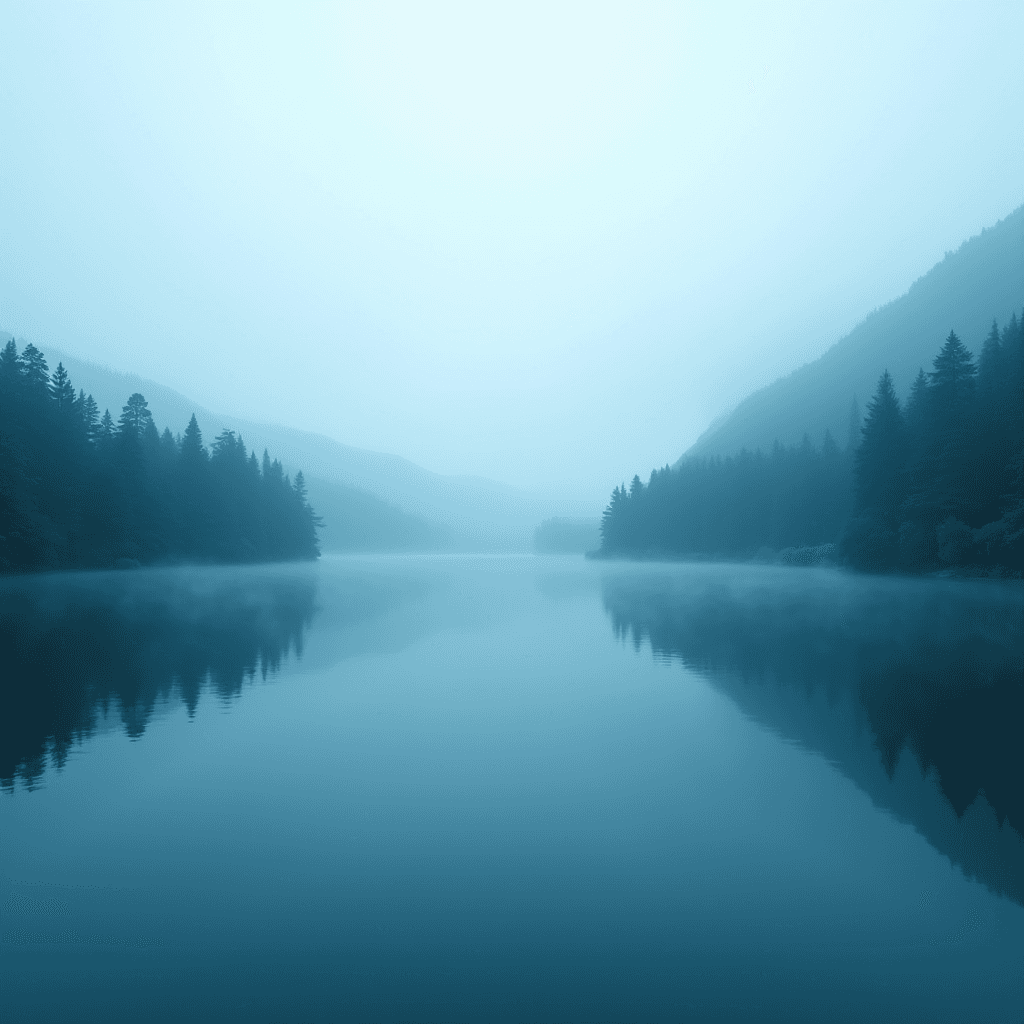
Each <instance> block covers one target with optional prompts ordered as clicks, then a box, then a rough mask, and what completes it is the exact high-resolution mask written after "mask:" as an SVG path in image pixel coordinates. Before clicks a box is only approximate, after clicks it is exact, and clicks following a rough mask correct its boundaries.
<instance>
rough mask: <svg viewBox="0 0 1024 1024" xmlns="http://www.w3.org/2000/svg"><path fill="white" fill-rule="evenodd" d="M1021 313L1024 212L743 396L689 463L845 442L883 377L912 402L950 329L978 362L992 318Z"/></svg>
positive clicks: (705, 435)
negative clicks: (853, 413)
mask: <svg viewBox="0 0 1024 1024" xmlns="http://www.w3.org/2000/svg"><path fill="white" fill-rule="evenodd" d="M1022 308H1024V206H1022V207H1019V208H1018V209H1017V210H1015V211H1014V212H1013V213H1011V214H1010V215H1009V216H1008V217H1005V218H1004V219H1003V220H1001V221H999V222H998V223H996V224H995V225H994V226H993V227H990V228H986V229H985V230H983V231H982V232H981V234H980V235H976V236H974V237H973V238H971V239H969V240H968V241H966V242H964V243H963V244H962V245H961V246H960V248H959V249H957V250H956V252H951V253H947V254H946V257H945V259H943V260H942V261H941V262H940V263H937V264H936V265H935V266H934V267H933V268H932V269H931V270H930V271H928V273H927V274H925V275H924V276H923V277H921V278H919V279H918V280H917V281H915V282H914V284H913V285H911V287H910V288H909V289H908V291H907V292H906V293H905V294H904V295H902V296H901V297H900V298H897V299H895V300H893V301H892V302H890V303H888V304H887V305H885V306H882V307H880V308H879V309H876V310H874V311H873V312H872V313H869V314H868V316H866V317H865V318H864V320H863V321H861V323H860V324H858V325H857V326H856V327H855V328H854V329H853V330H852V331H851V332H850V333H849V334H848V335H846V337H845V338H842V339H841V340H840V341H838V342H836V344H835V345H833V346H832V347H831V348H830V349H829V350H828V351H827V352H826V353H825V354H824V355H822V356H821V357H820V358H818V359H816V360H815V361H814V362H811V363H807V364H805V365H804V366H801V367H800V368H799V369H797V370H794V371H793V372H792V373H791V374H789V375H788V376H786V377H782V378H780V379H779V380H776V381H775V382H774V383H772V384H769V385H768V386H767V387H764V388H762V389H760V390H759V391H755V392H754V393H753V394H752V395H750V396H748V397H747V398H745V399H744V400H743V401H742V402H741V403H740V404H739V405H738V406H737V407H736V409H735V410H734V411H733V412H732V413H731V414H729V415H728V416H727V417H725V418H724V419H720V420H717V421H716V422H715V423H713V424H712V425H711V427H709V428H708V429H707V430H706V431H705V432H704V433H703V434H702V435H701V436H700V437H699V438H698V439H697V440H696V442H694V444H693V445H691V447H690V448H689V449H688V450H687V451H686V452H685V453H684V455H683V456H682V458H684V459H685V458H688V457H691V456H711V455H720V456H725V455H733V454H735V453H737V452H739V451H740V450H742V449H743V448H746V449H748V450H751V451H752V450H754V449H757V448H761V449H763V450H768V449H770V448H771V447H772V445H773V444H774V443H775V441H779V442H781V443H783V444H799V443H800V441H801V439H802V438H803V435H804V434H805V433H807V434H809V435H810V438H811V440H812V441H813V442H814V443H815V444H820V443H821V441H822V438H823V436H824V434H825V431H826V430H829V431H831V433H832V436H833V437H834V438H835V440H836V441H837V442H838V443H839V444H840V445H842V444H845V443H846V440H847V435H848V431H849V422H850V407H851V402H852V400H853V399H856V400H857V402H858V405H859V407H860V408H861V409H863V408H864V407H865V405H866V404H867V401H868V399H869V398H870V396H871V394H872V393H873V391H874V388H875V385H876V384H877V382H878V378H879V376H880V375H881V373H882V371H883V370H886V369H887V370H888V371H889V373H890V374H891V375H892V377H893V380H894V381H895V384H896V388H897V391H898V392H899V394H900V396H901V397H905V396H906V394H907V392H908V391H909V389H910V385H911V382H912V381H913V379H914V377H915V376H916V374H917V371H918V369H920V368H922V367H923V368H924V369H925V370H929V369H930V368H931V363H932V359H933V358H934V356H935V353H936V352H937V351H938V350H939V348H940V347H941V345H942V343H943V341H944V340H945V338H946V337H947V335H948V334H949V332H950V330H953V331H955V332H956V333H957V334H958V335H959V336H960V339H961V340H962V341H963V342H964V344H965V345H966V346H967V347H968V348H969V349H970V350H971V351H972V352H973V353H974V354H975V356H977V355H978V353H979V352H980V349H981V344H982V341H983V340H984V338H985V336H986V335H987V334H988V332H989V329H990V328H991V326H992V320H993V319H996V320H998V321H999V324H1000V326H1003V325H1005V324H1006V323H1007V321H1008V320H1009V319H1010V317H1011V316H1012V315H1016V316H1017V317H1020V316H1021V313H1022ZM680 461H681V460H680Z"/></svg>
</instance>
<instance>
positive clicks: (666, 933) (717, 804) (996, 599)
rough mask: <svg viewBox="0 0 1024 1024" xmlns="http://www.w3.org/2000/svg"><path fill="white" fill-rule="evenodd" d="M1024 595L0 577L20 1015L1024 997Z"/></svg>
mask: <svg viewBox="0 0 1024 1024" xmlns="http://www.w3.org/2000/svg"><path fill="white" fill-rule="evenodd" d="M1022 633H1024V592H1022V590H1021V588H1020V587H1019V586H1016V587H1015V586H1011V585H1007V584H991V583H984V584H967V583H955V582H943V581H900V580H867V579H863V578H856V577H851V576H844V575H840V574H835V573H830V572H824V571H818V570H799V569H784V570H779V569H770V568H755V567H736V566H717V567H712V566H650V565H646V566H627V565H612V566H600V565H592V564H587V563H584V562H583V561H582V560H571V559H566V560H559V559H532V558H521V559H501V558H450V559H448V558H379V559H371V558H365V559H344V560H325V561H324V562H323V563H321V564H320V565H318V566H315V567H290V566H289V567H281V568H257V569H248V570H174V571H154V572H134V573H120V574H109V575H86V576H77V577H64V578H54V577H50V578H46V577H43V578H37V579H33V580H17V581H10V580H8V581H6V582H3V583H0V680H2V683H0V699H2V710H0V785H2V787H3V792H0V843H2V846H0V909H2V918H0V943H2V945H0V1018H2V1019H3V1020H4V1021H5V1022H6V1021H11V1022H15V1021H54V1020H75V1021H91V1020H96V1021H101V1020H102V1021H111V1020H148V1021H164V1020H167V1021H183V1020H245V1021H280V1022H284V1021H294V1022H300V1021H349V1020H355V1021H360V1020H365V1021H477V1020H487V1021H491V1020H514V1021H647V1020H650V1021H660V1020H665V1021H702V1020H709V1021H712V1020H722V1021H730V1020H744V1021H749V1020H787V1021H803V1020H806V1021H865V1020H873V1021H890V1020H891V1021H897V1020H899V1021H966V1020H985V1021H1014V1022H1021V1021H1024V841H1022V839H1021V833H1022V832H1024V637H1022Z"/></svg>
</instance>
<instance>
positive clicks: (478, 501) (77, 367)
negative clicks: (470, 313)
mask: <svg viewBox="0 0 1024 1024" xmlns="http://www.w3.org/2000/svg"><path fill="white" fill-rule="evenodd" d="M9 337H10V335H9V334H4V333H2V332H0V342H5V341H6V340H7V339H8V338H9ZM29 340H31V339H29ZM18 344H19V348H20V347H21V345H22V339H20V338H19V339H18ZM39 347H40V348H41V349H42V351H43V354H44V355H45V356H46V359H47V362H48V363H49V365H50V368H51V370H52V369H53V368H55V367H56V366H57V363H58V362H63V364H64V367H65V369H66V370H67V371H68V373H69V374H70V376H71V380H72V382H73V383H74V386H75V388H76V390H77V389H78V388H82V389H84V390H85V391H86V392H87V393H89V394H91V395H92V396H93V397H94V398H95V399H96V402H97V404H98V405H99V407H100V409H109V410H110V412H111V415H112V416H113V417H114V419H115V420H116V419H117V416H118V414H119V412H120V410H121V407H122V406H123V405H124V403H125V401H126V399H127V398H128V396H129V395H130V394H131V393H132V392H135V391H138V392H141V393H142V394H143V395H145V397H146V400H147V402H148V403H149V408H150V410H151V412H152V413H153V418H154V420H155V421H156V423H157V425H158V427H159V428H160V429H161V430H162V429H163V428H164V427H165V426H166V427H169V428H170V429H171V431H172V433H180V432H181V431H183V430H184V429H185V427H186V425H187V424H188V421H189V418H190V417H191V416H192V414H193V413H194V414H195V416H196V420H197V421H198V423H199V426H200V429H201V430H202V432H203V437H204V439H205V440H206V442H207V444H209V443H210V442H211V441H212V440H213V439H214V438H215V437H216V436H217V434H218V433H220V432H221V431H222V430H224V429H228V430H234V431H235V432H236V433H237V434H239V435H240V436H241V437H242V439H243V440H244V441H245V444H246V446H247V447H248V448H250V449H252V450H255V451H256V452H257V453H261V452H262V451H263V449H264V448H266V449H268V450H269V451H270V453H271V455H272V456H273V457H275V458H278V459H280V460H281V462H282V463H283V464H284V467H285V470H286V471H287V472H289V473H292V474H294V473H295V472H296V471H297V470H299V469H301V470H302V471H303V473H304V475H305V477H306V482H307V485H308V488H309V495H310V500H311V502H312V503H313V505H314V507H315V508H316V510H317V512H318V513H319V514H320V515H321V516H322V517H323V518H324V520H325V528H324V530H323V532H322V541H323V547H324V550H363V551H369V550H436V549H441V548H452V547H455V548H459V549H467V548H469V549H479V548H495V547H498V548H509V547H514V548H518V549H522V550H529V548H530V545H531V543H532V535H533V529H534V527H535V526H536V524H537V523H538V522H539V521H540V520H541V519H544V518H545V517H547V516H551V515H558V514H564V513H566V512H567V511H569V512H571V511H573V510H571V509H565V508H564V507H562V505H561V504H560V503H558V502H556V501H554V500H551V499H547V498H545V497H543V496H537V495H534V494H531V493H529V492H525V491H521V490H518V489H516V488H514V487H510V486H506V485H503V484H499V483H495V482H493V481H490V480H484V479H479V478H476V477H450V476H442V475H441V474H437V473H431V472H430V471H428V470H425V469H423V468H421V467H420V466H417V465H415V464H414V463H412V462H409V461H408V460H407V459H403V458H401V457H400V456H397V455H389V454H385V453H380V452H371V451H366V450H364V449H361V448H352V447H349V446H347V445H343V444H339V443H338V442H337V441H334V440H333V439H331V438H329V437H326V436H324V435H322V434H314V433H310V432H307V431H302V430H295V429H293V428H291V427H283V426H280V425H277V424H271V423H256V422H253V421H249V420H244V419H240V418H238V417H235V416H225V415H222V414H220V413H215V412H212V411H210V410H209V409H205V408H203V407H202V406H200V405H199V404H198V403H196V402H193V401H192V400H191V399H189V398H187V397H186V396H185V395H182V394H180V393H179V392H177V391H174V390H173V389H171V388H168V387H165V386H164V385H162V384H158V383H157V382H156V381H152V380H148V379H146V378H143V377H139V376H136V375H135V374H124V373H119V372H117V371H114V370H110V369H107V368H106V367H102V366H97V365H96V364H94V363H89V362H85V361H83V360H80V359H78V358H76V357H75V356H73V355H70V354H69V353H67V352H64V351H62V350H60V349H57V348H54V347H53V346H49V345H41V346H39Z"/></svg>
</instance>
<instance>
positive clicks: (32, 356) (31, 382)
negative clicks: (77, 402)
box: [21, 344, 50, 402]
mask: <svg viewBox="0 0 1024 1024" xmlns="http://www.w3.org/2000/svg"><path fill="white" fill-rule="evenodd" d="M21 374H22V381H23V386H24V390H25V395H26V396H27V397H28V399H29V400H30V401H34V402H43V401H44V400H45V399H46V398H48V397H49V395H50V368H49V367H48V366H47V365H46V359H45V358H44V357H43V353H42V352H40V351H39V349H37V348H36V347H35V345H32V344H28V345H26V346H25V348H24V350H23V351H22V353H21Z"/></svg>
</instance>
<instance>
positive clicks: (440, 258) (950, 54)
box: [0, 3, 1024, 503]
mask: <svg viewBox="0 0 1024 1024" xmlns="http://www.w3.org/2000/svg"><path fill="white" fill-rule="evenodd" d="M1022 40H1024V7H1021V6H1020V5H1019V4H1004V5H999V4H994V3H993V4H986V5H984V6H982V5H955V6H953V5H951V6H942V5H938V4H931V3H928V4H917V5H903V6H900V7H898V8H894V7H893V5H891V4H885V5H878V6H876V7H869V6H867V5H856V7H851V8H850V9H848V10H839V9H835V8H831V7H830V8H828V9H826V8H825V7H824V5H820V6H819V5H808V6H797V7H783V6H781V5H778V4H773V5H771V6H770V8H769V7H761V8H753V7H751V8H746V7H725V6H724V5H713V6H712V5H707V6H705V7H686V6H684V5H682V4H672V5H666V6H664V7H660V6H640V5H637V4H629V5H621V6H619V7H598V6H595V5H593V4H580V5H578V6H571V7H559V8H557V9H555V8H552V6H551V5H547V4H545V5H537V6H535V7H530V6H526V5H523V4H515V5H509V6H507V7H505V8H503V9H501V10H496V9H494V10H492V9H490V8H489V7H488V10H487V11H483V10H481V8H480V6H479V5H465V6H461V7H459V6H441V5H436V4H430V5H423V4H419V5H409V6H385V5H372V7H371V6H370V5H355V6H351V7H343V6H311V7H304V6H300V5H297V4H294V3H293V4H288V5H280V6H276V7H272V8H259V7H256V6H253V5H246V6H245V7H242V6H227V5H217V6H195V7H188V6H186V5H183V4H175V5H173V6H171V5H168V6H165V7H160V8H158V7H155V6H124V7H119V6H111V5H105V6H95V5H90V6H84V5H83V6H74V7H71V6H67V7H58V6H42V5H33V6H27V5H26V6H21V7H14V6H6V7H5V8H4V10H3V12H2V13H0V55H2V59H3V77H2V84H0V138H2V139H3V160H2V165H0V166H2V169H0V224H2V238H3V245H2V247H0V329H5V330H8V331H13V332H14V333H15V334H16V335H17V336H18V337H19V339H20V338H24V339H26V340H31V341H35V342H36V343H37V344H50V345H58V346H60V347H62V348H64V349H66V350H68V351H70V352H73V353H74V354H75V355H78V356H80V357H84V358H88V359H92V360H95V361H98V362H101V363H105V364H108V365H110V366H112V367H114V368H116V369H120V370H126V371H133V372H136V373H139V374H142V375H144V376H148V377H151V378H153V379H155V380H158V381H160V382H161V383H164V384H167V385H169V386H171V387H173V388H176V389H178V390H180V391H182V392H184V393H185V394H187V395H189V396H191V397H194V398H195V399H196V400H197V401H199V402H201V403H203V404H204V405H205V406H207V407H209V408H212V409H216V410H218V411H221V412H224V413H228V414H233V415H238V416H245V417H249V418H254V419H259V420H264V421H274V422H280V423H283V424H287V425H291V426H296V427H300V428H304V429H309V430H315V431H320V432H323V433H325V434H327V435H329V436H331V437H333V438H335V439H337V440H339V441H341V442H343V443H345V444H350V445H357V446H361V447H365V448H370V449H374V450H379V451H388V452H394V453H397V454H400V455H403V456H405V457H407V458H409V459H412V460H413V461H415V462H417V463H419V464H420V465H422V466H425V467H427V468H428V469H432V470H436V471H440V472H444V473H469V474H479V475H481V476H487V477H491V478H493V479H496V480H500V481H503V482H507V483H513V484H518V485H522V486H526V487H531V488H537V489H540V490H544V491H547V492H552V493H560V494H576V495H581V494H582V495H587V496H592V497H593V498H594V501H595V503H597V502H599V501H601V500H602V499H603V498H606V496H607V494H608V491H609V490H610V488H611V487H612V486H613V485H614V484H616V483H618V482H619V481H620V480H622V479H628V478H629V477H631V476H632V474H633V473H634V472H640V473H641V474H645V473H646V472H647V471H649V470H650V468H652V467H654V466H659V465H664V464H665V463H667V462H671V461H674V460H675V459H676V458H677V457H678V456H679V455H680V454H681V453H682V452H683V451H684V450H685V449H686V448H687V446H688V445H689V444H691V443H692V442H693V441H694V440H695V439H696V438H697V436H698V435H699V434H700V433H701V432H702V431H703V430H704V429H705V428H706V427H707V426H708V425H709V423H710V422H711V421H712V420H713V419H714V418H716V417H717V416H719V415H721V414H722V413H724V412H726V411H728V410H729V409H730V408H731V407H732V406H733V405H735V404H736V403H737V402H738V401H739V400H740V399H742V398H743V397H744V396H745V395H746V394H748V393H749V392H750V391H751V390H753V389H755V388H757V387H759V386H761V385H763V384H765V383H768V382H769V381H771V380H772V379H774V378H775V377H777V376H778V375H780V374H783V373H786V372H789V371H790V370H792V369H794V368H795V367H797V366H799V365H800V364H802V363H804V362H806V361H807V360H809V359H812V358H814V357H816V356H817V355H819V354H820V353H821V352H823V351H824V350H825V349H826V348H827V347H828V346H829V345H830V344H832V343H833V342H834V341H836V340H837V339H838V338H839V337H840V336H842V334H843V333H844V332H845V331H847V330H849V329H850V328H851V327H852V326H853V325H854V324H856V323H857V322H858V321H859V320H860V319H861V318H862V317H863V316H864V315H865V314H866V313H867V312H868V311H870V310H871V309H872V308H874V307H876V306H877V305H879V304H881V303H884V302H886V301H888V300H889V299H892V298H894V297H896V296H897V295H899V294H900V293H902V292H903V291H905V290H906V288H907V287H908V286H909V285H910V284H911V283H912V282H913V281H914V280H915V279H916V278H918V277H919V276H920V275H921V274H923V273H924V272H925V271H927V270H928V269H929V268H930V267H931V266H932V265H933V264H934V263H935V262H936V261H937V260H939V259H941V258H942V256H943V254H944V253H945V252H946V251H947V250H950V249H954V248H956V247H957V246H958V245H959V244H960V243H961V242H962V241H963V240H964V239H966V238H967V237H969V236H971V235H973V234H976V233H977V232H979V231H980V230H981V229H982V228H983V227H985V226H987V225H989V224H992V223H994V222H995V221H996V220H998V219H999V218H1001V217H1003V216H1005V215H1006V214H1008V213H1010V212H1011V211H1012V210H1013V209H1015V208H1016V207H1017V206H1019V205H1020V204H1021V202H1022V201H1024V183H1022V179H1021V176H1020V168H1021V167H1022V166H1024V131H1022V128H1024V124H1022V121H1024V105H1022V104H1021V102H1020V101H1021V97H1022V96H1024V60H1022V57H1021V53H1022V49H1021V45H1022ZM940 342H941V339H936V345H938V344H939V343H940ZM171 426H172V427H174V428H175V429H181V428H183V427H184V424H180V425H177V424H172V425H171Z"/></svg>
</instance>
